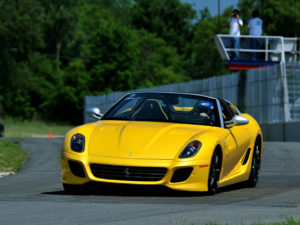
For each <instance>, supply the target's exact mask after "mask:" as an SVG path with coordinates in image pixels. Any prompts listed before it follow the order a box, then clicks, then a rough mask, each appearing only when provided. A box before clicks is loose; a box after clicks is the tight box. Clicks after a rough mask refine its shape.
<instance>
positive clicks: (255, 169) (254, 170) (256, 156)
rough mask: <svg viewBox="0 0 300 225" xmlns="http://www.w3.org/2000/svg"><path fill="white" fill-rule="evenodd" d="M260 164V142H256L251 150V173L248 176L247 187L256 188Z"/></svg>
mask: <svg viewBox="0 0 300 225" xmlns="http://www.w3.org/2000/svg"><path fill="white" fill-rule="evenodd" d="M260 163H261V146H260V142H259V141H258V140H256V142H255V145H254V148H253V156H252V163H251V172H250V175H249V179H248V181H247V186H248V187H256V184H257V182H258V179H259V172H260Z"/></svg>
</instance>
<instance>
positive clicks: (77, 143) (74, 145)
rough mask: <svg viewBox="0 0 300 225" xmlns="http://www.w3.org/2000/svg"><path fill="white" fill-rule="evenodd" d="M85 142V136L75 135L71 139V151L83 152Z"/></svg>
mask: <svg viewBox="0 0 300 225" xmlns="http://www.w3.org/2000/svg"><path fill="white" fill-rule="evenodd" d="M84 142H85V141H84V136H83V135H82V134H74V135H73V136H72V138H71V149H72V150H73V151H75V152H83V151H84Z"/></svg>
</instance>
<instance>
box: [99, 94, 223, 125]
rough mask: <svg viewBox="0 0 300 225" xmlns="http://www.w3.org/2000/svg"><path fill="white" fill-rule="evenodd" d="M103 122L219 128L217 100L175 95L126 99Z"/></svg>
mask: <svg viewBox="0 0 300 225" xmlns="http://www.w3.org/2000/svg"><path fill="white" fill-rule="evenodd" d="M102 120H129V121H157V122H172V123H187V124H198V125H208V126H220V120H219V115H218V110H217V103H216V100H215V99H213V98H209V97H204V96H197V95H189V94H175V93H134V94H129V95H127V96H125V97H124V98H123V99H122V100H121V101H120V102H119V103H118V104H117V105H115V106H114V107H113V108H112V109H110V110H109V111H108V112H107V113H106V114H105V115H104V117H103V118H102Z"/></svg>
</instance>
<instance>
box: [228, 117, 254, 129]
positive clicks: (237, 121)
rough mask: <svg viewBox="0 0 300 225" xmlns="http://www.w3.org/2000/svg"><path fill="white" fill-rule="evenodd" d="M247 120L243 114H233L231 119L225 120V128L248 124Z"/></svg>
mask: <svg viewBox="0 0 300 225" xmlns="http://www.w3.org/2000/svg"><path fill="white" fill-rule="evenodd" d="M248 123H249V120H248V119H247V118H245V117H243V116H234V117H233V118H232V120H230V121H225V127H226V128H231V127H234V126H240V125H245V124H248Z"/></svg>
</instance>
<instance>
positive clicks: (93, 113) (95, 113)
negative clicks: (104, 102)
mask: <svg viewBox="0 0 300 225" xmlns="http://www.w3.org/2000/svg"><path fill="white" fill-rule="evenodd" d="M85 112H86V114H87V115H88V116H89V117H92V118H95V119H98V120H100V119H101V118H102V116H103V114H101V112H100V109H98V108H88V109H87V110H86V111H85Z"/></svg>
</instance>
